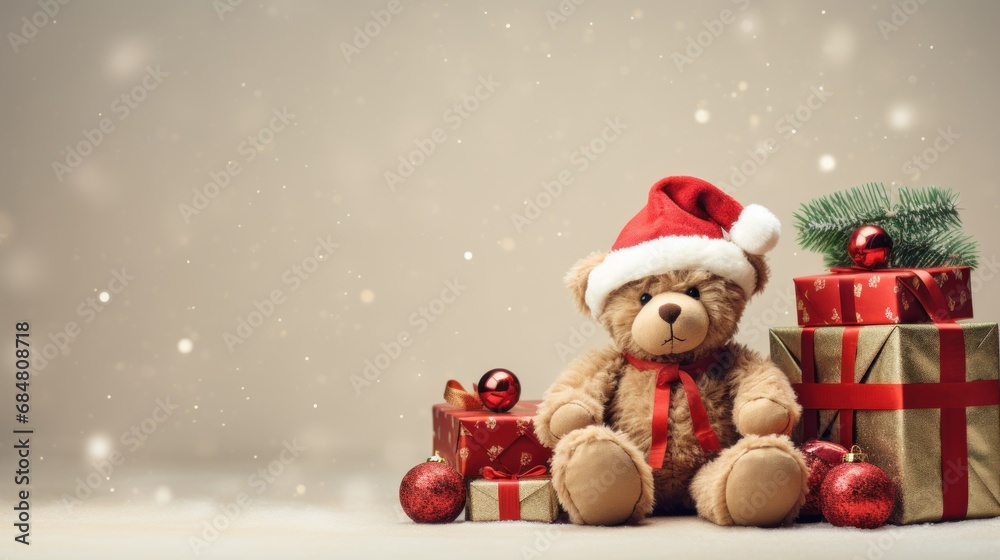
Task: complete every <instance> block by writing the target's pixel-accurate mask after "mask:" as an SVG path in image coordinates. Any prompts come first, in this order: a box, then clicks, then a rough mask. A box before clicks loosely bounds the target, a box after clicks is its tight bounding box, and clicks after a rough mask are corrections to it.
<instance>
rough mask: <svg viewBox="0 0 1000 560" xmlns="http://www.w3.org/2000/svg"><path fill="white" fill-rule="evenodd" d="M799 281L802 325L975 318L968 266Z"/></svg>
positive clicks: (845, 273) (840, 272) (841, 272)
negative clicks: (973, 315) (973, 316)
mask: <svg viewBox="0 0 1000 560" xmlns="http://www.w3.org/2000/svg"><path fill="white" fill-rule="evenodd" d="M793 281H794V282H795V301H796V308H797V315H798V321H799V324H800V325H802V326H816V327H818V326H823V325H860V324H867V325H884V324H893V323H921V322H928V321H933V320H937V321H942V320H949V319H951V320H955V319H969V318H971V317H972V288H971V281H972V271H971V270H970V269H969V267H965V266H959V267H937V268H926V269H915V268H914V269H883V270H866V271H861V270H855V269H834V270H833V271H832V272H831V273H830V274H822V275H818V276H802V277H799V278H795V279H793Z"/></svg>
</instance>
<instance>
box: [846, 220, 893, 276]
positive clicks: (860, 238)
mask: <svg viewBox="0 0 1000 560" xmlns="http://www.w3.org/2000/svg"><path fill="white" fill-rule="evenodd" d="M891 253H892V238H891V237H889V234H888V233H886V232H885V230H884V229H882V228H880V227H878V226H875V225H871V224H869V225H864V226H861V227H859V228H858V229H856V230H854V231H853V232H851V237H850V238H849V239H848V240H847V254H848V255H850V256H851V260H852V261H854V264H856V265H858V266H860V267H861V268H867V269H869V270H871V269H874V268H879V267H883V266H885V265H886V264H888V262H889V255H890V254H891Z"/></svg>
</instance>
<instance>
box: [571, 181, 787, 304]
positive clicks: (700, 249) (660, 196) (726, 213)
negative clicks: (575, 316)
mask: <svg viewBox="0 0 1000 560" xmlns="http://www.w3.org/2000/svg"><path fill="white" fill-rule="evenodd" d="M723 230H725V231H726V232H728V236H724V235H723ZM780 232H781V223H780V222H778V218H777V217H775V215H774V214H772V213H771V212H770V211H769V210H768V209H767V208H764V207H763V206H759V205H757V204H751V205H749V206H743V205H741V204H740V203H739V202H736V200H735V199H733V198H732V197H731V196H729V195H728V194H726V193H724V192H722V191H721V190H719V189H718V188H717V187H715V186H714V185H712V184H710V183H708V182H707V181H703V180H701V179H697V178H695V177H683V176H677V177H667V178H665V179H661V180H660V181H659V182H657V183H656V184H655V185H653V188H651V189H650V190H649V201H648V202H647V203H646V206H645V207H644V208H643V209H642V210H640V211H639V213H638V214H636V215H635V217H634V218H632V219H631V220H630V221H629V223H628V224H626V226H625V229H623V230H622V232H621V233H620V234H619V235H618V240H617V241H615V244H614V246H612V247H611V252H610V253H609V254H608V256H607V257H605V259H604V261H603V262H601V264H599V265H597V267H596V268H594V270H592V271H591V272H590V276H589V277H588V278H587V292H586V294H585V296H584V297H585V299H586V302H587V307H589V308H590V310H591V313H592V314H593V316H594V317H595V318H596V317H597V316H598V315H600V314H601V311H602V310H603V309H604V303H605V301H606V300H607V298H608V295H609V294H610V293H611V292H613V291H615V290H616V289H617V288H619V287H621V286H623V285H625V284H627V283H629V282H631V281H633V280H638V279H640V278H645V277H646V276H650V275H655V274H662V273H664V272H669V271H672V270H685V269H697V270H707V271H709V272H712V273H714V274H717V275H719V276H721V277H723V278H726V279H728V280H731V281H733V282H734V283H735V284H736V285H737V286H739V287H740V288H741V289H742V290H743V292H744V293H746V294H747V295H748V296H749V295H750V294H752V293H753V292H754V291H755V290H756V288H757V271H756V270H755V269H754V267H753V266H752V265H751V264H750V261H749V259H747V253H749V254H751V255H763V254H764V253H766V252H768V251H770V250H771V249H773V248H774V246H775V245H777V243H778V235H779V233H780ZM744 251H745V252H744Z"/></svg>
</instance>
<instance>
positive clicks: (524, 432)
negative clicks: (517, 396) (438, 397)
mask: <svg viewBox="0 0 1000 560" xmlns="http://www.w3.org/2000/svg"><path fill="white" fill-rule="evenodd" d="M540 402H541V401H521V402H519V403H517V405H515V406H514V408H512V409H510V410H509V411H507V412H490V411H488V410H465V409H463V408H460V407H457V406H452V405H450V404H443V403H442V404H436V405H434V414H433V416H434V419H433V420H434V449H433V451H437V452H438V453H440V455H441V457H443V458H444V460H445V461H447V462H448V464H449V465H451V466H452V467H454V468H455V470H457V471H458V472H459V473H460V474H461V475H462V476H464V477H467V478H471V477H480V476H483V469H484V468H486V467H492V468H494V469H496V470H498V471H503V472H511V473H517V472H524V471H527V470H529V469H531V468H533V467H536V466H539V465H541V466H546V464H547V463H548V461H549V459H550V458H552V450H551V449H548V448H547V447H545V446H544V445H542V444H541V442H539V441H538V438H537V437H535V427H534V424H533V422H532V421H533V419H534V417H535V413H536V411H537V410H538V405H539V403H540Z"/></svg>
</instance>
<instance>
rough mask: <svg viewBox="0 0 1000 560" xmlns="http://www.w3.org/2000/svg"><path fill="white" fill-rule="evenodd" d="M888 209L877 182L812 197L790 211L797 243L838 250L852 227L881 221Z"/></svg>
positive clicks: (823, 250) (814, 248) (821, 250)
mask: <svg viewBox="0 0 1000 560" xmlns="http://www.w3.org/2000/svg"><path fill="white" fill-rule="evenodd" d="M890 210H891V207H890V202H889V194H888V192H886V189H885V186H883V185H882V184H881V183H878V184H876V183H869V184H866V185H862V186H861V187H853V188H851V189H848V190H847V191H843V192H836V193H833V194H830V195H826V196H821V197H818V198H815V199H813V200H812V201H810V202H807V203H805V204H802V205H801V206H800V207H799V210H798V211H797V212H795V214H794V218H795V227H796V228H797V229H798V230H799V244H800V245H801V246H802V248H804V249H808V250H811V251H816V252H819V253H824V254H826V253H831V252H834V251H842V250H843V248H844V247H846V244H847V239H848V237H849V236H850V235H851V232H852V231H854V230H855V229H856V228H858V227H860V226H862V225H864V224H872V223H879V222H882V221H884V220H885V219H886V214H887V212H889V211H890Z"/></svg>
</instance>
